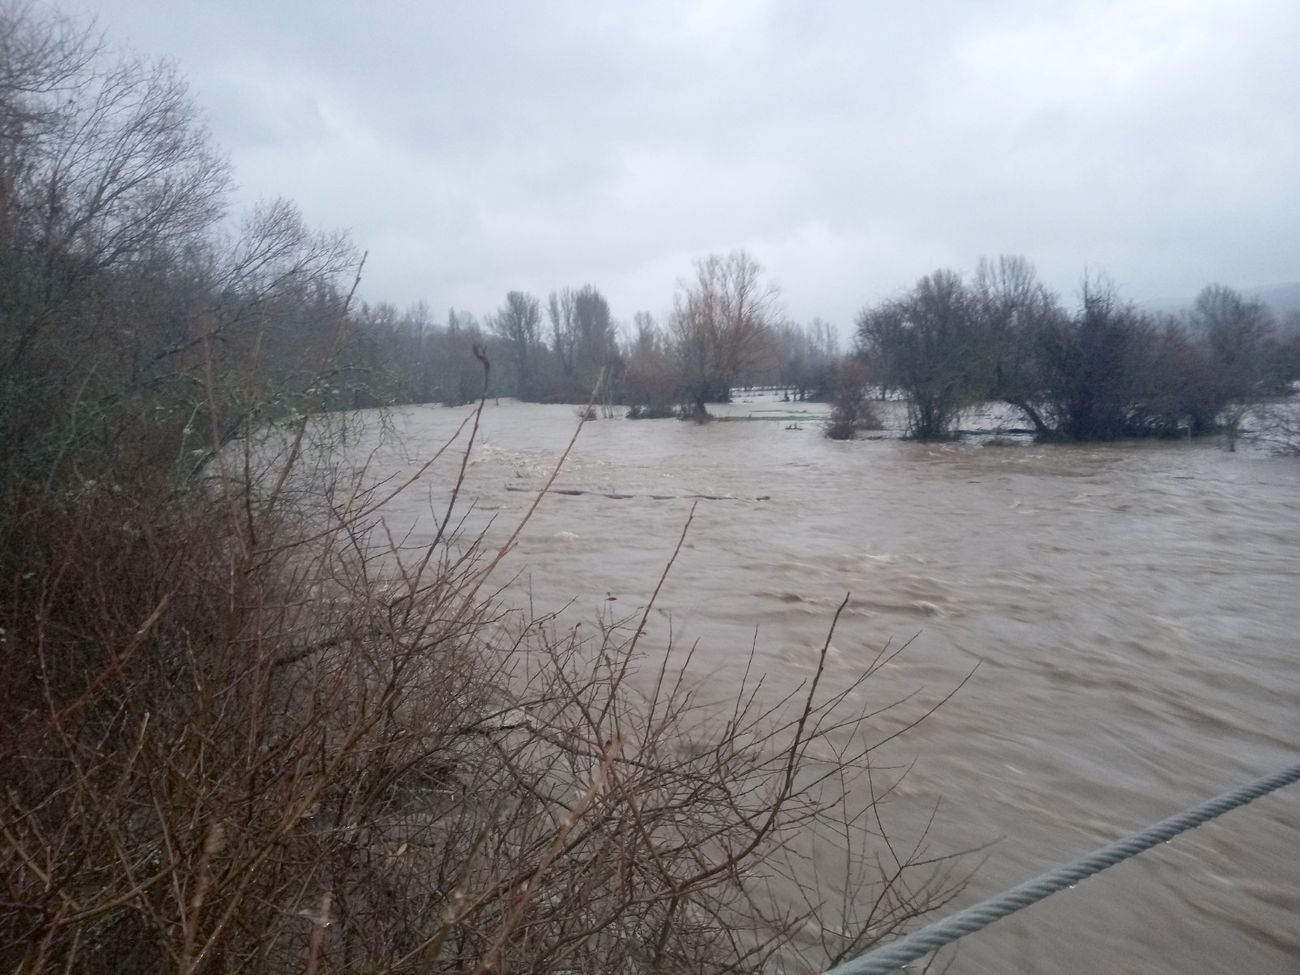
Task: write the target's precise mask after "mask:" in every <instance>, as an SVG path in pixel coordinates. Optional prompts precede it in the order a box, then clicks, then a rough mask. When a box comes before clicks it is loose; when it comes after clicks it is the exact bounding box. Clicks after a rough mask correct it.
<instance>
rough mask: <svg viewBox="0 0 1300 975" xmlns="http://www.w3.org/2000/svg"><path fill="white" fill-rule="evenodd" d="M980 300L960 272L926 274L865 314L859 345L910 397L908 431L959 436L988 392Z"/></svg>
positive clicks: (885, 378) (921, 436)
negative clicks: (962, 418) (962, 420)
mask: <svg viewBox="0 0 1300 975" xmlns="http://www.w3.org/2000/svg"><path fill="white" fill-rule="evenodd" d="M978 324H979V318H978V315H977V309H976V305H975V301H974V298H973V297H972V295H971V293H970V291H969V290H968V289H967V288H966V286H965V284H964V283H963V282H962V279H961V277H960V275H958V274H957V273H956V272H954V271H946V270H939V271H935V272H934V273H933V274H930V275H927V276H926V277H924V278H922V279H921V280H920V281H918V282H917V284H916V286H915V287H914V288H913V289H912V290H911V291H910V292H908V293H907V294H906V295H904V296H903V297H901V298H896V299H894V300H892V301H887V302H885V303H883V304H881V305H877V306H875V307H874V308H866V309H864V310H863V311H862V313H861V314H860V315H859V316H858V321H857V327H858V347H859V350H860V351H861V352H862V353H863V354H864V355H866V356H867V357H868V358H870V359H872V360H874V362H875V364H876V366H877V368H878V369H879V375H880V379H881V381H882V383H884V384H885V385H888V386H894V387H897V388H898V389H900V390H902V392H903V394H904V395H905V396H906V397H907V433H908V436H911V437H915V438H916V439H918V440H941V439H944V438H947V437H950V436H952V434H953V429H954V426H955V424H956V422H957V418H958V416H959V415H960V413H961V411H962V410H963V409H964V408H966V407H967V406H970V405H971V404H972V403H975V402H977V401H978V400H980V399H982V398H983V397H984V396H985V395H986V393H987V390H988V385H989V383H988V372H989V370H988V356H987V349H986V347H985V346H983V344H982V343H981V336H980V334H979V328H978Z"/></svg>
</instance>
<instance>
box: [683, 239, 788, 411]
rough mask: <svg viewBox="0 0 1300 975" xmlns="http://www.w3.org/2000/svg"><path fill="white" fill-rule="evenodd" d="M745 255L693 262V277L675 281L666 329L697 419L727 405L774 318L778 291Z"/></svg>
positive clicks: (764, 339) (746, 254)
mask: <svg viewBox="0 0 1300 975" xmlns="http://www.w3.org/2000/svg"><path fill="white" fill-rule="evenodd" d="M762 275H763V268H762V266H761V265H760V264H759V263H758V262H757V261H755V260H754V258H753V257H751V256H750V255H749V254H748V253H746V252H745V251H741V250H737V251H732V252H731V253H730V254H727V255H725V256H724V255H721V254H710V255H709V256H708V257H705V258H702V259H700V260H698V261H696V262H695V278H694V280H693V281H690V282H685V281H683V282H679V283H678V286H677V293H676V295H674V297H673V312H672V316H671V318H670V319H669V331H670V332H671V334H672V337H673V341H674V343H675V345H676V348H677V353H678V356H679V358H680V361H681V369H682V381H683V393H684V397H685V400H686V403H687V405H689V406H690V408H691V410H692V411H693V412H694V414H695V415H696V416H704V415H706V414H707V411H706V409H705V404H706V403H712V402H726V401H727V400H728V399H730V396H731V387H732V385H733V384H734V383H735V381H736V379H737V377H738V376H740V375H741V374H742V373H743V372H744V371H745V370H746V369H747V368H749V367H751V366H752V365H753V364H754V363H755V362H756V361H757V359H758V357H759V356H760V355H761V353H762V351H763V348H764V344H765V342H766V340H767V338H768V334H769V332H770V330H771V328H772V325H773V323H774V321H775V319H776V317H777V307H776V306H777V296H778V291H777V289H776V288H775V287H774V286H773V285H771V284H769V283H767V282H766V281H764V280H763V276H762Z"/></svg>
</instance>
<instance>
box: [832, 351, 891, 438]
mask: <svg viewBox="0 0 1300 975" xmlns="http://www.w3.org/2000/svg"><path fill="white" fill-rule="evenodd" d="M867 378H868V377H867V364H866V363H865V362H864V361H863V360H862V359H860V358H858V357H850V358H847V359H845V360H844V361H843V362H841V363H840V367H839V371H838V372H837V374H836V377H835V386H834V387H833V389H832V392H831V415H830V417H829V418H828V419H827V421H826V424H825V426H824V427H823V430H822V432H823V434H824V435H825V436H826V437H828V438H829V439H831V440H852V439H853V438H854V437H856V436H857V434H858V431H859V430H879V429H881V428H882V427H883V426H884V424H883V423H881V422H880V417H879V416H878V415H877V413H876V411H875V409H874V408H873V407H872V405H871V403H870V401H869V400H868V399H867Z"/></svg>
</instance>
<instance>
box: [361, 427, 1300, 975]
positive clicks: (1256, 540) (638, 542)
mask: <svg viewBox="0 0 1300 975" xmlns="http://www.w3.org/2000/svg"><path fill="white" fill-rule="evenodd" d="M760 408H761V404H755V405H752V406H750V405H744V404H736V405H734V406H732V407H730V408H728V412H730V413H731V414H733V415H735V416H744V415H746V414H748V413H750V412H751V411H754V410H758V409H760ZM768 408H769V409H770V408H773V407H771V405H770V404H769V406H768ZM796 408H798V407H796ZM465 413H466V411H465V410H448V409H442V408H436V407H428V408H424V407H419V408H408V409H405V410H402V411H399V412H398V413H397V414H396V415H395V417H394V418H393V424H394V426H395V428H396V432H397V433H398V434H399V438H400V439H399V440H397V441H393V442H392V443H390V444H389V445H388V446H387V447H386V448H385V450H384V452H383V453H382V454H381V455H380V458H379V460H378V464H379V465H380V468H381V470H380V472H381V473H382V472H384V470H385V469H386V470H391V471H394V472H395V471H398V470H401V469H403V468H404V466H405V465H408V464H413V463H414V462H415V461H416V460H417V459H423V458H426V457H427V456H428V455H429V454H430V453H431V452H432V451H433V450H434V449H436V448H437V447H438V446H439V445H440V444H442V443H443V442H444V441H445V440H446V439H447V437H448V436H449V435H450V433H451V432H452V430H454V428H455V426H456V424H457V423H458V422H459V421H460V420H461V419H462V418H463V417H464V416H465ZM759 415H763V416H771V415H772V414H771V413H767V414H759ZM575 423H576V418H575V411H574V409H573V408H572V407H546V406H542V407H539V406H524V405H521V404H516V403H509V402H502V403H501V404H500V405H495V406H494V405H492V404H491V403H489V405H488V406H487V408H486V410H485V412H484V417H483V429H482V431H481V434H480V445H479V446H478V448H477V449H476V451H475V453H474V455H473V458H472V462H471V464H470V466H469V473H468V481H467V484H466V488H465V491H464V496H465V498H467V499H470V500H472V501H473V504H474V507H475V511H474V513H473V514H472V516H471V518H470V524H471V525H472V526H484V525H489V526H490V527H489V529H488V530H489V534H490V537H492V538H496V539H498V540H500V539H504V537H505V536H506V534H508V531H509V529H510V528H511V527H513V525H514V523H515V522H516V521H517V519H518V518H519V516H520V515H521V514H522V513H523V511H524V510H525V509H526V507H527V505H528V504H529V502H530V501H531V500H532V494H530V493H529V492H530V490H531V489H535V488H537V487H539V486H540V485H541V484H542V483H543V482H544V480H545V478H546V476H547V474H548V473H549V470H550V469H551V467H552V466H553V465H554V463H555V461H556V459H557V457H558V455H559V453H560V451H561V450H562V449H563V447H564V445H565V444H566V443H567V441H568V438H569V436H570V435H571V433H572V431H573V429H574V426H575ZM790 426H793V427H794V428H793V429H788V428H787V427H790ZM449 471H450V468H446V469H444V470H443V471H442V472H441V473H440V474H439V475H438V477H436V478H434V479H433V480H432V481H430V482H429V483H427V484H421V485H418V486H417V487H416V488H415V489H413V491H411V492H409V493H408V494H406V495H405V496H404V497H403V498H401V499H399V500H398V501H396V502H394V503H393V504H392V505H391V507H390V509H389V511H388V519H389V522H390V525H392V526H393V527H396V528H400V529H403V530H405V529H411V530H412V531H413V535H412V541H417V542H418V541H419V540H420V539H421V538H422V537H425V536H427V535H431V534H432V531H433V525H434V519H433V518H432V517H431V516H430V514H429V508H428V502H429V501H430V500H433V501H435V502H436V501H439V500H440V499H442V498H443V497H445V488H446V478H447V477H448V476H450V474H449ZM557 486H558V487H559V488H562V489H564V490H567V491H581V492H586V493H581V494H553V495H549V496H547V497H546V499H545V500H544V501H543V503H542V505H541V507H540V509H539V511H538V513H537V515H536V517H535V519H534V520H533V522H532V523H531V524H530V525H529V527H528V529H527V531H526V533H525V534H524V536H523V538H522V540H521V543H520V545H519V548H518V549H517V551H516V552H515V553H513V554H512V555H511V556H510V559H509V561H508V563H507V565H506V567H505V570H504V571H505V572H506V574H507V575H513V577H514V580H515V581H514V583H513V585H512V589H511V595H510V596H509V598H511V599H517V600H523V599H524V598H528V597H531V599H532V600H533V605H534V606H535V607H536V608H537V609H539V610H542V609H547V610H549V609H555V608H558V607H560V606H563V605H566V604H569V608H568V609H567V611H566V612H567V613H568V614H569V615H570V616H571V617H573V618H574V619H581V618H586V619H593V618H595V616H596V615H597V614H599V613H607V614H609V613H614V614H626V613H631V612H632V611H634V610H635V609H636V608H637V607H639V606H642V605H644V604H645V602H646V600H647V599H648V598H649V595H650V593H651V591H652V590H653V588H654V585H655V583H656V582H657V581H658V578H659V574H660V572H661V571H662V569H663V566H664V563H665V560H666V559H667V558H668V556H669V554H670V553H671V551H672V548H673V546H674V544H675V543H676V540H677V537H678V535H679V533H680V531H681V529H682V526H683V524H684V522H685V520H686V517H687V514H688V512H689V511H690V508H691V505H692V503H694V501H695V500H698V498H696V497H695V496H701V495H707V496H712V497H713V498H716V499H720V500H709V499H704V500H698V507H697V509H696V514H695V519H694V523H693V525H692V528H691V531H690V534H689V537H688V540H687V543H686V547H685V548H684V550H683V553H682V555H681V557H680V558H679V560H678V562H677V564H676V565H675V566H674V569H673V572H672V574H671V576H670V578H669V580H668V583H667V585H666V586H665V590H664V594H663V597H662V600H661V602H660V604H659V608H660V614H659V615H658V616H657V617H656V620H658V621H659V622H660V624H661V629H662V628H663V627H664V626H666V621H667V620H668V619H669V618H671V620H672V626H673V631H674V637H675V639H676V640H678V641H681V642H688V641H695V640H698V641H699V650H698V651H697V656H696V670H697V671H698V672H699V673H700V675H701V679H702V680H705V681H719V682H727V681H729V680H730V679H731V678H732V677H734V672H735V671H736V668H739V667H741V666H743V664H744V658H745V656H746V654H747V652H748V651H749V649H750V647H751V645H755V646H756V653H757V660H758V663H759V664H760V665H761V666H762V667H764V668H765V669H766V671H767V673H768V675H769V678H768V679H769V681H772V682H773V683H774V684H780V683H784V684H785V685H787V686H792V685H794V684H796V683H797V682H798V681H800V680H802V679H804V678H805V677H807V676H808V675H809V673H810V672H811V667H812V664H813V663H814V660H815V654H816V649H817V647H819V646H820V645H821V643H822V641H823V640H824V638H825V634H826V628H827V626H828V625H829V623H830V621H831V617H832V615H833V612H834V609H835V607H836V606H837V605H838V603H839V602H840V600H841V599H842V598H843V597H844V594H845V593H846V592H848V593H852V599H851V602H850V604H849V608H848V610H847V611H846V613H845V614H844V617H843V618H842V620H841V623H840V627H839V629H838V630H837V632H836V633H835V636H834V640H833V647H834V652H833V655H832V664H833V667H834V669H835V670H836V676H837V677H839V678H841V679H846V680H847V679H848V676H849V675H850V674H851V673H852V672H853V670H854V668H855V667H856V666H859V665H861V664H864V663H866V662H867V661H869V660H870V659H871V657H873V656H874V655H875V653H876V652H877V651H878V650H879V648H880V647H882V646H884V645H885V644H886V643H887V642H890V641H892V642H893V643H894V644H898V643H900V642H905V641H907V640H909V639H910V640H912V642H911V645H910V646H909V647H908V649H907V650H906V651H905V652H904V653H903V654H902V655H901V656H900V657H899V658H898V659H897V660H896V661H895V662H894V663H893V664H891V665H890V666H889V667H888V668H886V669H885V670H884V671H882V673H881V674H880V675H878V676H877V677H875V678H873V679H872V681H871V682H870V685H869V688H868V693H869V694H871V695H878V697H877V698H875V699H876V700H878V701H880V702H883V701H885V700H888V699H892V697H899V696H902V695H903V694H906V693H909V692H912V691H916V692H918V699H920V700H923V701H930V702H933V701H934V700H937V699H938V698H940V697H942V696H943V695H944V694H946V693H947V692H948V691H949V690H951V689H952V688H953V687H954V686H955V685H956V684H957V683H958V682H959V681H960V680H961V679H962V677H963V676H964V675H966V674H967V673H968V672H969V671H970V670H971V668H972V666H973V665H974V663H975V662H976V661H979V662H980V666H979V667H978V669H977V670H976V672H975V674H974V676H973V677H972V678H971V679H970V681H969V682H968V683H967V684H966V685H965V687H964V688H963V689H962V690H961V691H960V692H959V693H958V694H957V695H956V696H955V697H954V698H953V699H952V700H951V701H950V702H948V703H947V704H946V705H945V706H944V707H943V708H942V709H941V710H940V711H939V712H938V713H937V714H936V715H934V716H933V717H932V718H930V719H928V720H927V721H925V722H924V723H923V724H922V725H921V726H920V727H918V728H916V729H915V730H914V731H912V732H909V733H908V734H907V735H905V736H904V737H903V738H901V739H900V740H899V741H897V742H895V743H893V744H892V745H891V746H890V749H891V754H890V758H891V759H893V760H895V761H897V762H900V763H903V762H914V767H913V768H912V771H911V772H910V774H909V775H908V776H907V777H906V779H905V780H904V781H903V783H902V785H901V786H900V788H899V790H898V793H897V795H896V796H895V798H894V800H893V802H892V803H891V814H893V815H897V816H900V817H908V816H915V817H918V818H919V817H922V816H924V815H926V814H927V811H928V810H929V809H931V808H932V807H933V805H934V803H935V802H936V801H938V802H939V812H938V816H937V818H936V820H935V822H934V825H933V827H932V830H931V834H930V849H931V851H932V852H934V853H940V852H951V851H958V850H963V849H971V848H974V847H977V846H981V845H984V844H991V845H989V846H988V847H987V848H986V849H985V850H984V851H983V852H982V853H981V854H980V857H982V858H983V859H982V861H980V862H979V863H978V871H977V872H976V874H975V876H974V879H973V880H972V882H971V884H970V885H969V886H968V888H967V889H966V891H965V892H964V893H963V894H962V895H961V898H960V900H959V904H965V903H971V902H973V901H974V900H977V899H979V898H981V897H984V896H988V895H990V894H993V893H997V892H999V891H1001V890H1003V889H1005V888H1006V887H1008V886H1010V885H1012V884H1014V883H1016V882H1018V881H1020V880H1023V879H1027V878H1028V877H1031V876H1033V875H1035V874H1036V873H1038V872H1039V871H1041V870H1043V869H1045V868H1047V867H1049V866H1052V865H1054V864H1056V863H1058V862H1060V861H1062V860H1065V859H1068V858H1070V857H1072V856H1074V855H1076V854H1079V853H1082V852H1085V851H1087V850H1090V849H1092V848H1094V847H1096V846H1099V845H1101V844H1103V843H1105V842H1109V841H1110V840H1112V839H1115V838H1117V837H1119V836H1121V835H1123V834H1125V833H1128V832H1130V831H1132V830H1134V829H1136V828H1139V827H1141V826H1144V825H1147V824H1149V823H1151V822H1153V821H1155V820H1157V819H1160V818H1162V817H1164V816H1166V815H1169V814H1171V813H1173V812H1176V811H1179V810H1181V809H1183V808H1185V807H1187V806H1189V805H1192V804H1194V803H1196V802H1198V801H1200V800H1201V799H1203V798H1206V797H1209V796H1211V795H1213V794H1216V793H1218V792H1220V791H1223V790H1225V789H1227V788H1230V787H1232V786H1234V785H1237V784H1240V783H1241V782H1243V781H1246V780H1249V779H1252V778H1254V777H1256V776H1258V775H1262V774H1265V773H1268V772H1271V771H1275V770H1277V769H1279V768H1281V767H1283V766H1285V765H1287V764H1290V763H1292V762H1294V761H1296V760H1297V756H1298V755H1300V636H1298V634H1300V461H1297V460H1295V459H1286V458H1275V457H1270V456H1266V455H1264V454H1261V453H1257V452H1256V453H1252V452H1238V453H1229V452H1227V451H1225V450H1223V449H1221V447H1220V446H1219V445H1217V444H1212V443H1157V444H1141V445H1134V444H1118V445H1106V446H1085V447H1067V446H1050V447H1049V446H1038V445H1033V444H1030V443H1024V442H1021V443H1016V444H1011V445H1007V444H998V443H997V442H996V441H995V442H994V443H991V444H981V443H978V442H964V443H959V444H951V445H941V446H928V445H921V444H912V443H904V442H900V441H898V440H896V439H884V440H871V441H857V442H850V443H836V442H831V441H828V440H825V439H823V438H822V437H821V436H820V431H819V429H818V428H817V425H816V423H815V422H811V421H805V422H801V423H793V424H792V423H791V421H790V420H789V419H784V420H759V419H755V420H752V421H749V422H743V421H742V422H728V423H714V424H710V425H705V426H699V425H694V424H688V423H679V422H675V421H641V422H635V421H627V420H623V419H602V420H597V421H594V422H590V423H588V424H587V425H586V426H585V428H584V429H583V430H582V433H581V435H580V437H579V439H578V443H577V446H576V447H575V449H574V452H573V454H572V456H571V457H570V459H569V461H568V463H567V465H566V466H565V468H564V470H563V471H562V473H561V474H560V476H559V478H558V481H557ZM608 495H615V497H609V496H608ZM759 499H762V500H759ZM913 808H914V809H915V813H912V812H909V810H910V809H913ZM900 828H902V829H904V830H906V825H903V826H901V827H900ZM977 860H979V857H977V858H973V859H972V861H971V865H972V866H975V865H976V861H977ZM951 972H952V973H954V975H974V973H990V975H992V973H998V975H1007V973H1026V975H1028V973H1040V972H1052V973H1063V975H1068V973H1097V972H1111V973H1128V972H1132V973H1175V972H1176V973H1180V975H1181V973H1211V972H1214V973H1218V972H1225V973H1226V972H1234V973H1254V972H1260V973H1279V972H1300V787H1291V788H1290V789H1287V790H1284V791H1283V792H1281V793H1277V794H1275V795H1273V796H1271V797H1268V798H1266V799H1263V800H1260V801H1258V802H1256V803H1255V804H1253V805H1252V806H1249V807H1247V808H1246V809H1243V810H1239V811H1237V812H1233V813H1230V814H1228V815H1227V816H1225V817H1223V818H1221V819H1219V820H1216V821H1215V822H1213V823H1211V824H1209V825H1207V826H1204V827H1202V828H1200V829H1198V830H1196V831H1194V832H1193V833H1191V834H1188V835H1185V836H1183V837H1182V838H1180V839H1178V840H1175V841H1173V842H1171V843H1169V844H1167V845H1164V846H1162V847H1159V848H1157V849H1156V850H1153V851H1151V852H1149V853H1147V854H1144V855H1143V856H1141V857H1140V858H1138V859H1136V860H1132V861H1129V862H1127V863H1125V864H1121V865H1120V866H1117V867H1115V868H1113V869H1112V870H1110V871H1107V872H1106V873H1104V874H1102V875H1101V876H1099V877H1095V878H1093V879H1091V880H1088V881H1085V882H1084V883H1082V884H1080V885H1079V886H1078V887H1077V888H1076V889H1073V890H1069V891H1064V892H1062V893H1060V894H1057V895H1055V896H1054V897H1052V898H1051V899H1049V900H1048V901H1046V902H1044V903H1042V904H1040V905H1038V906H1037V907H1034V908H1031V909H1029V910H1027V911H1024V912H1022V913H1020V914H1018V915H1016V916H1015V917H1013V918H1011V919H1008V920H1005V921H1002V922H999V923H998V924H996V925H994V926H993V927H991V928H989V929H986V930H985V931H984V932H981V933H979V934H977V935H974V936H972V937H969V938H967V939H965V940H964V941H963V942H962V943H961V947H960V950H959V951H958V952H957V953H956V956H955V961H954V964H953V967H952V968H951Z"/></svg>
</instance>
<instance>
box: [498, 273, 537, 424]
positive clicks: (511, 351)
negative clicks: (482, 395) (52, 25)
mask: <svg viewBox="0 0 1300 975" xmlns="http://www.w3.org/2000/svg"><path fill="white" fill-rule="evenodd" d="M492 329H493V331H495V332H496V334H497V335H498V336H500V337H501V339H502V340H503V341H504V342H505V345H506V355H507V356H508V364H509V367H510V369H511V372H512V376H513V379H514V383H515V387H516V390H517V394H518V395H519V396H520V397H521V398H522V399H536V398H537V392H538V388H539V387H538V380H539V375H540V372H541V358H542V353H543V350H544V348H545V346H544V345H543V343H542V313H541V306H540V305H539V303H538V301H537V299H536V298H534V297H533V296H532V295H530V294H526V293H524V292H522V291H511V292H510V293H509V294H507V295H506V303H505V304H504V305H502V306H501V309H500V310H499V311H498V312H497V313H496V315H495V316H494V317H493V319H492Z"/></svg>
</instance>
